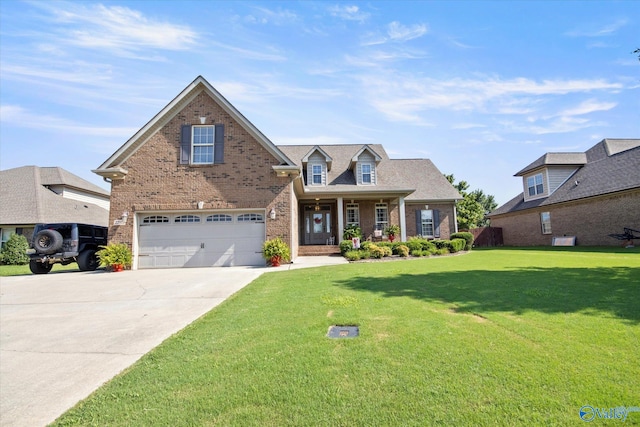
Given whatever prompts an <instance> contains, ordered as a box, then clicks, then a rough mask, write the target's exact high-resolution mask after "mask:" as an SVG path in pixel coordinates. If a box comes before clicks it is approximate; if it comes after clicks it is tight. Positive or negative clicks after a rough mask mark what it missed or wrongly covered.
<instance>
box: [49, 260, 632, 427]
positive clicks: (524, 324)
mask: <svg viewBox="0 0 640 427" xmlns="http://www.w3.org/2000/svg"><path fill="white" fill-rule="evenodd" d="M333 324H341V325H342V324H356V325H358V326H359V327H360V336H359V337H358V338H353V339H337V340H336V339H329V338H327V337H326V333H327V329H328V327H329V326H330V325H333ZM639 348H640V251H639V250H638V249H633V250H628V249H627V250H616V249H583V248H571V249H564V248H560V249H492V250H478V251H474V252H472V253H469V254H467V255H462V256H451V257H441V258H431V259H418V260H408V261H397V262H380V263H357V264H349V265H341V266H332V267H324V268H317V269H302V270H292V271H284V272H275V273H268V274H264V275H263V276H262V277H260V278H259V279H258V280H256V281H255V282H253V283H252V284H250V285H249V286H248V287H246V288H245V289H243V290H242V291H240V292H239V293H237V294H236V295H234V296H233V297H231V298H230V299H229V300H227V301H226V302H225V303H223V304H222V305H220V306H219V307H218V308H216V309H215V310H213V311H211V312H210V313H208V314H207V315H205V316H204V317H202V318H201V319H199V320H198V321H196V322H195V323H193V324H192V325H190V326H189V327H187V328H185V329H184V330H183V331H182V332H180V333H179V334H176V335H174V336H173V337H171V338H170V339H168V340H167V341H165V342H164V343H163V344H162V345H160V346H159V347H158V348H156V349H155V350H153V351H152V352H150V353H149V354H147V355H146V356H144V357H143V358H142V359H141V360H140V361H138V362H137V363H136V364H135V365H134V366H132V367H131V368H130V369H128V370H126V371H125V372H124V373H123V374H121V375H119V376H118V377H116V378H115V379H113V380H112V381H111V382H109V383H108V384H106V385H105V386H104V387H102V388H101V389H99V390H98V391H97V392H95V393H94V394H93V395H92V396H90V397H89V398H88V399H86V400H85V401H83V402H81V403H80V404H78V405H77V406H76V407H75V408H73V409H72V410H70V411H69V412H67V413H66V414H65V415H63V416H62V417H61V418H60V419H59V420H58V421H57V422H56V424H55V425H60V426H62V425H100V426H102V425H122V426H125V425H126V426H129V425H162V426H169V425H198V426H207V425H225V426H226V425H236V426H252V425H255V426H286V425H301V426H308V425H322V426H354V425H356V426H359V425H367V426H377V425H380V426H396V425H397V426H400V425H402V426H410V425H415V426H424V425H474V426H494V425H508V426H512V425H523V426H524V425H526V426H528V425H581V424H582V423H583V421H581V420H580V418H579V416H578V411H579V409H580V407H581V406H583V405H592V406H594V407H599V408H612V407H619V406H640V395H639V394H638V390H640V351H639ZM598 421H601V422H604V420H598ZM626 423H627V424H630V425H640V413H631V414H630V415H629V417H628V419H627V421H626Z"/></svg>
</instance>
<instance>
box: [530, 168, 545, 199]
mask: <svg viewBox="0 0 640 427" xmlns="http://www.w3.org/2000/svg"><path fill="white" fill-rule="evenodd" d="M527 189H528V192H529V197H531V196H537V195H538V194H542V193H544V185H543V184H542V174H541V173H539V174H537V175H534V176H530V177H528V178H527Z"/></svg>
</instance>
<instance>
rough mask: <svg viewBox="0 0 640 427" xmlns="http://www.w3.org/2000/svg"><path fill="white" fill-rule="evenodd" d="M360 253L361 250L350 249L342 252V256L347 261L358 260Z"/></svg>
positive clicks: (360, 257) (361, 252)
mask: <svg viewBox="0 0 640 427" xmlns="http://www.w3.org/2000/svg"><path fill="white" fill-rule="evenodd" d="M362 254H363V251H360V250H358V249H350V250H348V251H346V252H345V253H344V257H345V258H346V259H347V260H348V261H358V260H359V259H362Z"/></svg>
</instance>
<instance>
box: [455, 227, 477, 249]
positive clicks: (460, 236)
mask: <svg viewBox="0 0 640 427" xmlns="http://www.w3.org/2000/svg"><path fill="white" fill-rule="evenodd" d="M453 239H464V240H465V242H466V244H465V246H464V250H465V251H470V250H471V248H472V247H473V234H471V233H469V232H468V231H461V232H460V233H453V234H452V235H451V240H453Z"/></svg>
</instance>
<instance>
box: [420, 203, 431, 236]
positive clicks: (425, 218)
mask: <svg viewBox="0 0 640 427" xmlns="http://www.w3.org/2000/svg"><path fill="white" fill-rule="evenodd" d="M420 228H421V230H420V235H421V236H423V237H433V236H434V234H435V233H434V228H433V210H431V209H428V210H421V211H420Z"/></svg>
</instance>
